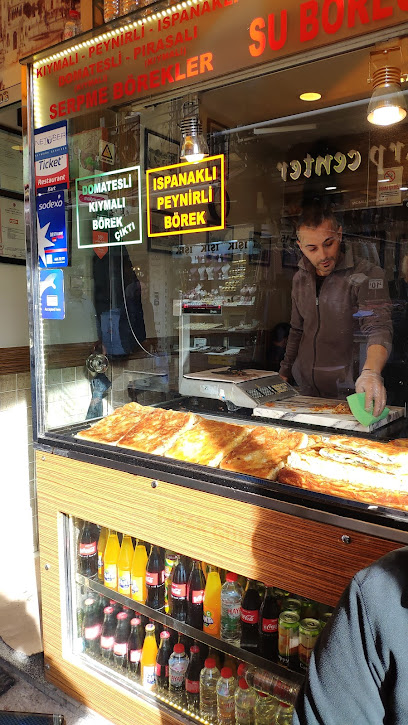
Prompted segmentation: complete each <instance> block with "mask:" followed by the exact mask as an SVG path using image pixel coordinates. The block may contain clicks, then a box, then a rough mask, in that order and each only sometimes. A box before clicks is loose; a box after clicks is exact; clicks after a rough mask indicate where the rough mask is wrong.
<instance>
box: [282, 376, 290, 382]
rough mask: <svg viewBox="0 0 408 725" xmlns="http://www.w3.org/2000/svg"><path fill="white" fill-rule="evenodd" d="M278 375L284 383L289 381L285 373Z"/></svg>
mask: <svg viewBox="0 0 408 725" xmlns="http://www.w3.org/2000/svg"><path fill="white" fill-rule="evenodd" d="M280 377H281V378H282V380H284V381H285V383H288V382H289V378H288V377H287V376H286V375H281V376H280Z"/></svg>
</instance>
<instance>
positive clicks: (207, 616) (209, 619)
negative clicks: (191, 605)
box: [203, 610, 214, 627]
mask: <svg viewBox="0 0 408 725" xmlns="http://www.w3.org/2000/svg"><path fill="white" fill-rule="evenodd" d="M203 624H204V627H211V626H212V625H213V624H214V619H213V616H212V612H210V610H208V611H207V612H205V613H204V616H203Z"/></svg>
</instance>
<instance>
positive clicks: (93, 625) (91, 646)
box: [82, 597, 102, 657]
mask: <svg viewBox="0 0 408 725" xmlns="http://www.w3.org/2000/svg"><path fill="white" fill-rule="evenodd" d="M101 629H102V628H101V623H100V620H99V611H98V607H97V603H96V600H95V599H92V598H91V597H88V598H87V599H85V602H84V618H83V620H82V633H83V634H82V636H83V640H84V651H85V652H86V653H87V654H89V655H91V657H99V654H100V638H101Z"/></svg>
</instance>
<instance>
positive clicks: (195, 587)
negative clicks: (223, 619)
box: [186, 559, 205, 629]
mask: <svg viewBox="0 0 408 725" xmlns="http://www.w3.org/2000/svg"><path fill="white" fill-rule="evenodd" d="M204 590H205V577H204V574H203V570H202V568H201V563H200V562H199V561H196V560H195V559H194V561H193V568H192V570H191V574H190V578H189V580H188V601H187V619H186V623H187V624H189V625H190V626H191V627H195V628H196V629H202V628H203V601H204Z"/></svg>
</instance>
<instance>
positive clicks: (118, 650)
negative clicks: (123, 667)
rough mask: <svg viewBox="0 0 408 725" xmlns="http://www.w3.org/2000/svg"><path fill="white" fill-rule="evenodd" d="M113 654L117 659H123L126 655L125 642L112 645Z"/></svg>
mask: <svg viewBox="0 0 408 725" xmlns="http://www.w3.org/2000/svg"><path fill="white" fill-rule="evenodd" d="M113 654H114V655H117V656H118V657H124V655H127V642H115V644H114V645H113Z"/></svg>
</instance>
